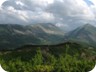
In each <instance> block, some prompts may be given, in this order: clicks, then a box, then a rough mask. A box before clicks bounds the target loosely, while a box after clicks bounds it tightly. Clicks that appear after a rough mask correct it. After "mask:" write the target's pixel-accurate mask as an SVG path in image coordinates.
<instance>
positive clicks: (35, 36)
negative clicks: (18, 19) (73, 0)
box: [0, 23, 96, 50]
mask: <svg viewBox="0 0 96 72" xmlns="http://www.w3.org/2000/svg"><path fill="white" fill-rule="evenodd" d="M65 42H76V43H79V44H81V45H85V46H91V47H96V27H94V26H92V25H90V24H85V25H84V26H80V27H78V28H76V29H74V30H72V31H70V32H68V33H65V32H64V31H63V30H61V29H60V28H59V27H57V26H55V25H54V24H51V23H40V24H33V25H25V26H24V25H17V24H0V50H2V49H14V48H18V47H20V46H23V45H54V44H55V45H56V44H60V43H65Z"/></svg>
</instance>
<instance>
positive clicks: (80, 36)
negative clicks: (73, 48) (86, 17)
mask: <svg viewBox="0 0 96 72" xmlns="http://www.w3.org/2000/svg"><path fill="white" fill-rule="evenodd" d="M65 41H71V42H78V43H80V44H82V45H86V46H90V47H96V27H94V26H92V25H90V24H86V25H84V26H81V27H78V28H76V29H75V30H73V31H71V32H69V33H67V34H66V35H65Z"/></svg>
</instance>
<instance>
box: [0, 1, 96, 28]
mask: <svg viewBox="0 0 96 72" xmlns="http://www.w3.org/2000/svg"><path fill="white" fill-rule="evenodd" d="M0 1H1V2H2V3H3V2H4V1H3V0H0ZM90 1H91V2H93V5H91V6H90V7H89V6H88V5H87V3H86V2H85V1H84V0H79V1H78V0H7V1H5V2H4V3H3V4H2V3H1V4H2V6H1V8H0V17H1V20H0V23H15V24H16V23H18V24H32V23H42V22H46V23H47V22H52V23H56V24H59V26H61V27H68V28H69V27H77V26H78V25H79V24H84V23H87V22H89V23H93V24H95V23H94V22H96V21H95V17H96V2H95V1H96V0H90ZM60 24H61V25H60Z"/></svg>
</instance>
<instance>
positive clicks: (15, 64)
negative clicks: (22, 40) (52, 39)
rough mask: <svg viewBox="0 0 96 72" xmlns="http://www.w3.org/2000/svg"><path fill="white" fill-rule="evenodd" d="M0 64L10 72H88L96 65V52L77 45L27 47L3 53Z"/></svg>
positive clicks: (1, 53)
mask: <svg viewBox="0 0 96 72" xmlns="http://www.w3.org/2000/svg"><path fill="white" fill-rule="evenodd" d="M0 63H1V64H2V67H3V68H4V69H5V70H7V71H9V72H13V71H14V72H88V71H90V70H92V69H93V68H94V66H95V63H96V50H95V48H92V47H87V48H85V47H83V46H81V45H80V44H77V43H71V42H67V43H65V44H58V45H43V46H42V45H41V46H40V45H35V46H33V45H26V46H23V47H20V48H18V49H15V50H12V51H11V50H10V51H1V52H0Z"/></svg>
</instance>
